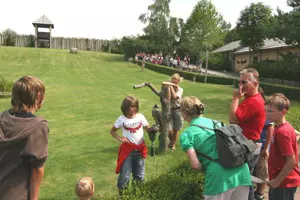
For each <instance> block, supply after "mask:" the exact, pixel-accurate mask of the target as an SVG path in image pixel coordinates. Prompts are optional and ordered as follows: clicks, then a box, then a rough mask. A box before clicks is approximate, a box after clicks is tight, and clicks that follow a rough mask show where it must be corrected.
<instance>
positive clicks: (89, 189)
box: [75, 177, 95, 200]
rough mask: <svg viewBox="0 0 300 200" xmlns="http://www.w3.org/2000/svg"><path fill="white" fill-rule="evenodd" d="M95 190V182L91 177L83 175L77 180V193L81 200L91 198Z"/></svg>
mask: <svg viewBox="0 0 300 200" xmlns="http://www.w3.org/2000/svg"><path fill="white" fill-rule="evenodd" d="M94 192H95V184H94V181H93V179H92V178H91V177H83V178H81V179H80V180H79V181H78V182H77V184H76V188H75V193H76V195H77V196H78V197H79V199H80V200H90V198H91V197H92V196H93V195H94Z"/></svg>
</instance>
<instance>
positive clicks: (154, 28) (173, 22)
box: [139, 0, 183, 53]
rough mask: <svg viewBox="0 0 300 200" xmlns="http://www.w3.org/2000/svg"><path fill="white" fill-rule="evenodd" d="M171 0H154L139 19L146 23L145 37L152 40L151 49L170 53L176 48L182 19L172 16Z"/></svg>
mask: <svg viewBox="0 0 300 200" xmlns="http://www.w3.org/2000/svg"><path fill="white" fill-rule="evenodd" d="M169 3H170V0H154V2H153V4H151V5H149V6H148V11H147V13H143V14H141V15H140V17H139V20H140V21H141V22H142V23H144V24H146V27H145V28H144V32H145V38H146V39H147V40H148V41H149V42H150V44H149V45H150V46H151V50H152V51H155V52H160V51H162V52H164V53H170V52H172V51H173V50H174V48H175V46H176V43H177V42H178V40H179V38H180V34H181V31H180V30H181V27H182V24H183V20H182V19H177V18H175V17H171V16H170V7H169Z"/></svg>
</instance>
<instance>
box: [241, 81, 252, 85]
mask: <svg viewBox="0 0 300 200" xmlns="http://www.w3.org/2000/svg"><path fill="white" fill-rule="evenodd" d="M249 82H250V81H244V80H240V81H239V83H241V84H243V85H244V84H247V83H249Z"/></svg>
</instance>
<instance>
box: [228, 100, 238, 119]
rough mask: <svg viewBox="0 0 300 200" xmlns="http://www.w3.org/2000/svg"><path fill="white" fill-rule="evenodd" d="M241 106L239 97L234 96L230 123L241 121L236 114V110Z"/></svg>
mask: <svg viewBox="0 0 300 200" xmlns="http://www.w3.org/2000/svg"><path fill="white" fill-rule="evenodd" d="M238 106H239V98H232V102H231V106H230V112H229V123H230V124H237V123H238V122H239V120H238V118H237V117H236V115H235V112H236V110H237V108H238Z"/></svg>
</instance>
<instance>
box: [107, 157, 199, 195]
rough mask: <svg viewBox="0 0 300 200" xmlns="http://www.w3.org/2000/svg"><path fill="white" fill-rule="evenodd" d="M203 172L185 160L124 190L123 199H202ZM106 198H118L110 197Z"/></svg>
mask: <svg viewBox="0 0 300 200" xmlns="http://www.w3.org/2000/svg"><path fill="white" fill-rule="evenodd" d="M134 185H135V184H134ZM203 185H204V174H203V173H201V172H199V171H195V170H192V169H191V167H190V166H189V163H188V162H187V161H183V162H182V163H180V164H179V165H178V166H177V167H173V168H171V169H169V170H168V171H166V173H165V174H162V175H160V176H159V177H157V178H155V179H152V180H149V181H146V182H145V183H142V184H139V185H135V186H134V187H130V188H129V189H128V190H125V191H124V193H123V195H122V199H123V200H149V199H163V200H177V199H178V200H181V199H191V200H192V199H195V200H196V199H199V200H200V199H203V197H202V196H203ZM107 199H118V197H110V198H107Z"/></svg>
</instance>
